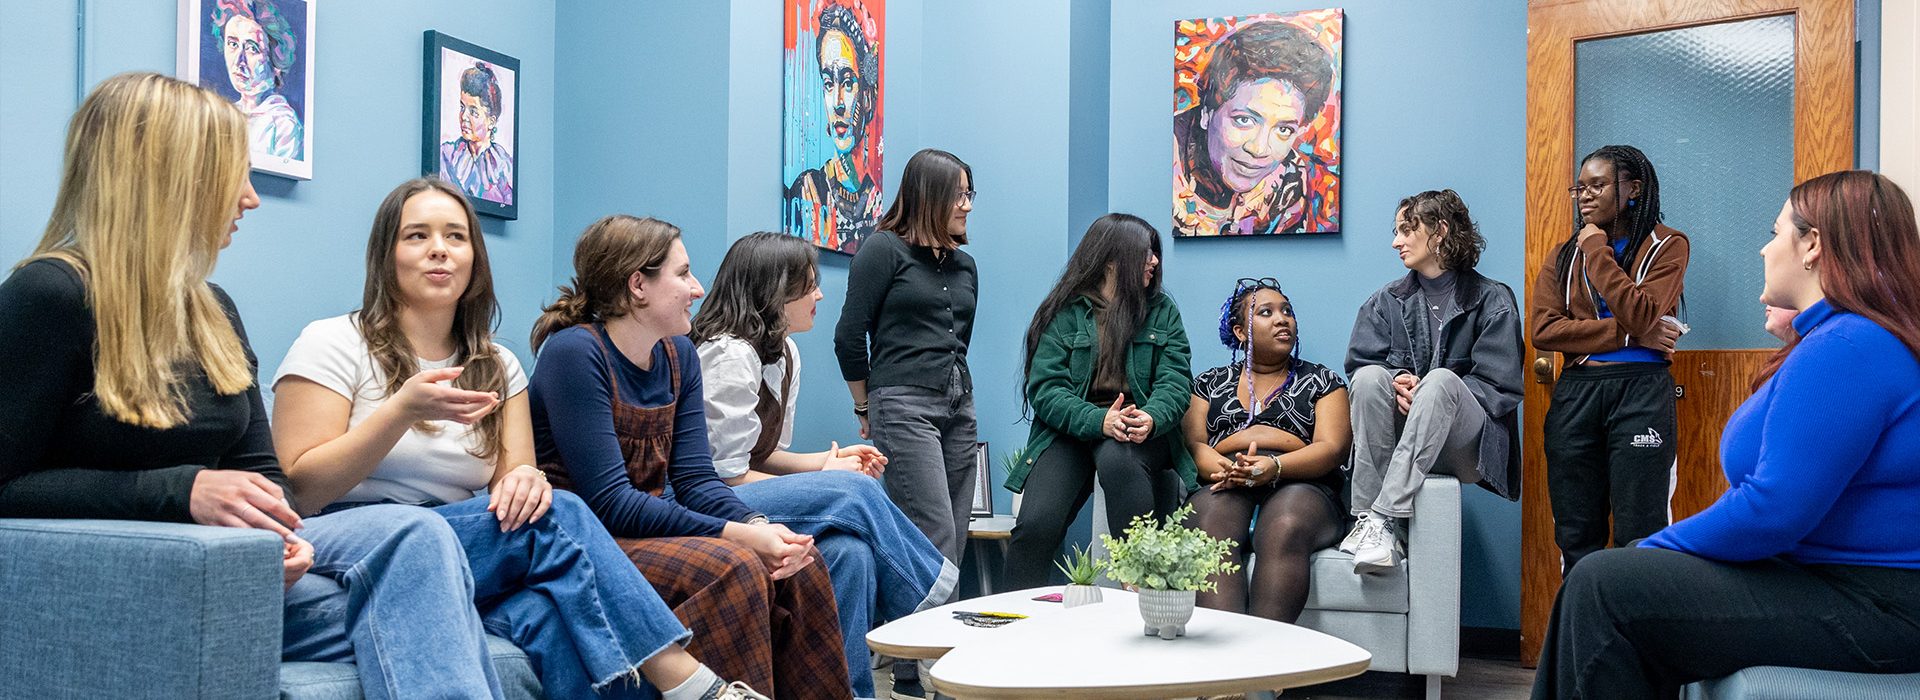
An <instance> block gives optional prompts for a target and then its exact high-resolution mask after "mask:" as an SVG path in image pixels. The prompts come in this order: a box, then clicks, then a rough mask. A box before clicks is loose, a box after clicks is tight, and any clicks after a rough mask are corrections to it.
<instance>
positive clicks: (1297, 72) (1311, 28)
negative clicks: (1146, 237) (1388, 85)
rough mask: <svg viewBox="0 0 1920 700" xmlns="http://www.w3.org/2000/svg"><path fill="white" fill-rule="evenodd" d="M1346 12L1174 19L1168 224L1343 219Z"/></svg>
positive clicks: (1244, 228) (1249, 225)
mask: <svg viewBox="0 0 1920 700" xmlns="http://www.w3.org/2000/svg"><path fill="white" fill-rule="evenodd" d="M1344 19H1345V13H1344V12H1342V11H1341V10H1339V9H1327V10H1310V11H1306V12H1291V13H1284V14H1271V13H1270V14H1260V15H1248V16H1245V17H1220V18H1214V19H1185V20H1179V21H1177V22H1174V27H1173V234H1174V235H1175V236H1246V235H1273V234H1304V233H1337V232H1339V231H1340V110H1341V100H1340V70H1341V61H1342V57H1341V33H1342V31H1343V29H1344V26H1343V24H1344Z"/></svg>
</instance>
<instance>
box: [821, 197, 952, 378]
mask: <svg viewBox="0 0 1920 700" xmlns="http://www.w3.org/2000/svg"><path fill="white" fill-rule="evenodd" d="M978 301H979V272H978V270H977V269H975V267H974V264H973V256H971V255H968V254H967V253H966V251H963V250H959V249H955V250H952V251H948V252H947V253H946V254H945V255H943V256H937V257H936V256H935V255H934V254H933V249H932V248H928V247H926V246H914V245H908V244H907V242H906V241H905V240H902V239H901V238H900V237H899V236H898V235H895V234H892V233H888V232H880V233H875V234H874V235H872V236H868V237H867V239H866V240H865V241H863V242H861V244H860V252H858V253H855V254H854V256H853V265H852V267H851V268H850V270H849V271H848V273H847V300H846V303H845V305H844V306H842V307H841V309H840V323H839V325H837V326H835V327H834V331H833V350H834V354H835V355H837V356H838V358H839V360H840V375H841V376H842V377H844V378H845V379H846V380H847V381H850V382H857V381H861V380H866V382H867V387H868V388H869V389H871V388H874V387H882V386H920V387H926V388H930V389H934V390H943V389H945V388H946V387H947V375H948V373H949V372H951V371H952V368H953V367H954V366H955V364H956V363H957V364H958V366H959V367H960V373H961V377H962V378H963V380H964V381H966V382H967V384H968V385H969V386H971V385H972V383H973V378H972V376H971V375H970V374H969V370H968V369H967V345H968V343H970V342H972V340H973V314H974V307H975V305H976V304H977V303H978ZM869 339H871V341H872V347H871V350H869V347H868V341H869Z"/></svg>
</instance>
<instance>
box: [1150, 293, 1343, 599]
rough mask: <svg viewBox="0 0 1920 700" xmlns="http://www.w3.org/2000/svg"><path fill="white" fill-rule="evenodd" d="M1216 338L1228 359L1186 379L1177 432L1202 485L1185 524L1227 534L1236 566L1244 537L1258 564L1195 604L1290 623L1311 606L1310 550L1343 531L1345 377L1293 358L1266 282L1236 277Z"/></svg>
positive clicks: (1281, 313)
mask: <svg viewBox="0 0 1920 700" xmlns="http://www.w3.org/2000/svg"><path fill="white" fill-rule="evenodd" d="M1220 342H1221V343H1222V344H1224V345H1226V346H1227V349H1228V350H1231V351H1233V360H1232V361H1230V362H1228V363H1227V364H1226V365H1225V366H1221V367H1215V368H1213V369H1210V370H1207V371H1206V372H1202V373H1201V374H1200V376H1197V377H1194V378H1193V393H1192V396H1191V398H1190V399H1189V401H1188V405H1187V414H1186V418H1185V419H1184V423H1183V425H1182V429H1181V432H1182V433H1184V434H1185V435H1186V436H1187V448H1188V450H1190V451H1191V452H1192V454H1193V461H1194V465H1195V466H1196V467H1197V468H1198V469H1199V473H1200V481H1202V482H1205V483H1207V484H1209V485H1208V487H1207V488H1205V489H1201V490H1199V491H1197V492H1195V493H1194V494H1193V498H1192V504H1193V508H1194V513H1193V517H1192V519H1191V521H1190V523H1189V524H1190V525H1192V526H1195V527H1199V528H1201V529H1203V530H1206V531H1207V534H1209V535H1212V536H1214V537H1219V538H1222V539H1226V540H1229V541H1231V542H1233V544H1234V548H1233V553H1232V556H1233V562H1234V563H1236V564H1245V563H1246V561H1247V555H1248V553H1249V550H1248V545H1249V544H1251V545H1252V551H1253V552H1255V553H1258V555H1259V558H1260V566H1259V567H1258V568H1256V569H1254V570H1253V571H1252V572H1251V578H1252V581H1251V585H1249V581H1248V574H1239V573H1235V574H1220V575H1218V576H1216V577H1215V579H1214V583H1215V584H1216V585H1217V586H1218V588H1217V589H1216V590H1215V591H1213V592H1211V593H1209V592H1205V591H1202V592H1201V593H1200V596H1199V599H1198V602H1199V604H1200V605H1204V606H1206V607H1209V608H1214V609H1216V610H1226V611H1228V612H1237V613H1242V614H1252V615H1258V616H1260V617H1264V618H1267V619H1270V620H1278V621H1281V622H1288V623H1291V622H1293V621H1294V620H1295V619H1297V618H1299V617H1300V610H1301V608H1303V607H1305V606H1306V604H1307V585H1308V582H1309V579H1310V576H1309V575H1308V574H1309V573H1310V572H1309V569H1308V566H1309V562H1308V558H1309V557H1311V556H1312V555H1313V553H1314V552H1315V551H1317V550H1320V549H1324V548H1326V547H1327V546H1329V545H1332V544H1333V542H1334V540H1336V539H1339V537H1340V513H1341V508H1340V488H1341V486H1342V485H1343V484H1344V482H1345V481H1346V476H1345V475H1344V474H1343V473H1342V469H1341V466H1342V464H1343V463H1344V462H1345V461H1346V457H1347V448H1348V446H1349V445H1350V444H1351V443H1352V441H1353V432H1352V431H1351V430H1349V429H1348V425H1347V387H1346V382H1345V381H1344V380H1342V379H1341V377H1340V373H1338V372H1335V371H1333V370H1332V369H1329V368H1327V367H1326V366H1324V365H1320V364H1317V363H1314V362H1310V361H1308V360H1304V359H1301V358H1300V353H1299V324H1298V319H1296V318H1295V317H1294V314H1293V302H1292V301H1291V300H1289V299H1287V295H1286V293H1285V292H1282V291H1280V283H1279V282H1278V281H1276V280H1274V279H1272V278H1261V279H1243V280H1240V281H1239V282H1238V283H1237V284H1235V285H1234V287H1233V293H1232V294H1229V295H1227V301H1226V303H1224V304H1221V305H1220ZM1256 516H1257V520H1256ZM1249 530H1251V532H1252V534H1251V536H1249V534H1248V533H1249Z"/></svg>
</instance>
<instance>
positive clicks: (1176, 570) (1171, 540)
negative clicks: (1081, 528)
mask: <svg viewBox="0 0 1920 700" xmlns="http://www.w3.org/2000/svg"><path fill="white" fill-rule="evenodd" d="M1192 514H1193V506H1191V505H1188V506H1183V507H1181V508H1180V510H1177V511H1174V512H1173V514H1171V515H1168V516H1167V518H1166V520H1165V521H1163V522H1154V520H1153V518H1152V517H1150V516H1145V515H1141V516H1135V517H1134V519H1133V522H1132V524H1130V525H1128V526H1127V531H1126V533H1125V535H1126V536H1125V537H1124V538H1121V539H1115V538H1114V537H1113V536H1111V535H1101V536H1100V539H1101V541H1102V542H1104V543H1106V545H1107V552H1108V557H1109V558H1108V559H1107V561H1104V562H1099V565H1101V566H1104V568H1106V570H1107V575H1108V576H1111V577H1113V580H1115V581H1119V582H1121V583H1124V584H1128V585H1132V586H1138V587H1141V588H1151V589H1156V590H1166V591H1213V590H1214V589H1215V586H1214V583H1213V581H1212V580H1211V579H1212V578H1213V576H1214V575H1215V574H1223V573H1224V574H1231V573H1234V572H1237V571H1239V570H1240V565H1239V564H1233V563H1230V562H1228V561H1227V560H1226V559H1227V554H1228V553H1230V552H1232V551H1233V543H1232V542H1229V541H1227V540H1221V539H1214V538H1213V537H1210V536H1208V535H1207V533H1206V532H1204V531H1202V530H1200V529H1198V528H1191V527H1186V526H1183V525H1181V524H1180V523H1181V522H1184V521H1185V520H1186V519H1187V517H1188V516H1190V515H1192ZM1069 575H1071V574H1069Z"/></svg>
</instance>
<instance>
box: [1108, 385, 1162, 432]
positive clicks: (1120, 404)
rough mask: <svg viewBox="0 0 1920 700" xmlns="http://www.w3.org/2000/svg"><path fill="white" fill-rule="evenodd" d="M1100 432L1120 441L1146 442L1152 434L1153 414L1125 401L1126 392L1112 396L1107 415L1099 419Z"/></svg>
mask: <svg viewBox="0 0 1920 700" xmlns="http://www.w3.org/2000/svg"><path fill="white" fill-rule="evenodd" d="M1100 433H1101V434H1103V435H1106V436H1107V437H1110V438H1113V439H1115V440H1118V441H1120V442H1136V443H1137V442H1146V441H1147V438H1148V437H1149V436H1151V435H1153V416H1151V415H1148V414H1147V412H1146V411H1142V410H1140V407H1139V406H1135V405H1133V404H1130V403H1127V394H1126V392H1121V393H1120V395H1118V396H1115V397H1113V405H1111V406H1108V407H1107V415H1106V417H1105V418H1103V419H1101V421H1100Z"/></svg>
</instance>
